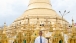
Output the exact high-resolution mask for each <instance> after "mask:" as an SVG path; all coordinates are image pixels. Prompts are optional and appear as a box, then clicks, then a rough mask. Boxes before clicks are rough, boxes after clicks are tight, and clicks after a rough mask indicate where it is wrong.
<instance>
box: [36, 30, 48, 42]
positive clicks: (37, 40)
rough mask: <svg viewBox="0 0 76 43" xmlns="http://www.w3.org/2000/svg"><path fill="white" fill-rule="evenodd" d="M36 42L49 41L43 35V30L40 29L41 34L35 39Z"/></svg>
mask: <svg viewBox="0 0 76 43" xmlns="http://www.w3.org/2000/svg"><path fill="white" fill-rule="evenodd" d="M35 43H47V40H46V38H44V37H43V36H42V31H39V36H38V37H37V38H36V39H35Z"/></svg>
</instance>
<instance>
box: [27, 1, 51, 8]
mask: <svg viewBox="0 0 76 43" xmlns="http://www.w3.org/2000/svg"><path fill="white" fill-rule="evenodd" d="M33 8H48V9H51V4H50V0H30V3H29V5H28V9H33Z"/></svg>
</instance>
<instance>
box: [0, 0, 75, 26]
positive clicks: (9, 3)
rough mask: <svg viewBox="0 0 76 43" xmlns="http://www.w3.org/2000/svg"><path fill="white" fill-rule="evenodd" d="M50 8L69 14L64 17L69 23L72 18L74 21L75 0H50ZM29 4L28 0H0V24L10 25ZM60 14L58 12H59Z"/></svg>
mask: <svg viewBox="0 0 76 43" xmlns="http://www.w3.org/2000/svg"><path fill="white" fill-rule="evenodd" d="M50 1H51V4H52V8H53V9H54V10H55V11H56V12H57V13H58V14H59V11H61V13H62V14H63V12H64V10H66V11H67V12H68V11H70V13H69V14H67V15H65V16H64V18H65V19H66V20H67V21H68V22H70V23H71V20H72V18H73V19H74V22H76V19H75V17H76V14H75V13H76V0H50ZM28 4H29V0H0V26H2V25H3V24H4V22H6V23H7V25H10V24H11V23H12V22H13V21H14V20H15V19H16V18H18V17H19V16H20V15H22V14H23V13H24V11H25V10H26V9H27V6H28ZM59 15H60V14H59Z"/></svg>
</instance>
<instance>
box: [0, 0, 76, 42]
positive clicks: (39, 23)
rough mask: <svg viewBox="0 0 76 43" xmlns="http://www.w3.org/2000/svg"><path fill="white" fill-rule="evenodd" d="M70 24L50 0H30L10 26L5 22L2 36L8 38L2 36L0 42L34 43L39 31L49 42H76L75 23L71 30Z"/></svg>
mask: <svg viewBox="0 0 76 43" xmlns="http://www.w3.org/2000/svg"><path fill="white" fill-rule="evenodd" d="M72 21H73V20H72ZM68 25H69V23H68V22H67V21H66V20H65V19H62V17H61V16H60V15H58V14H57V13H56V11H55V10H53V9H52V5H51V3H50V0H30V2H29V5H28V8H27V10H26V11H25V12H24V13H23V14H22V15H21V16H20V17H19V18H17V19H16V20H15V21H14V22H13V23H12V24H11V25H10V26H6V23H4V27H3V29H1V30H0V36H2V35H3V36H2V37H6V40H3V39H2V38H0V43H34V41H35V38H36V37H37V36H38V32H39V31H42V32H43V37H45V38H46V39H47V43H76V32H75V30H76V29H75V27H74V23H72V29H69V30H68V29H67V28H68ZM71 30H72V31H71ZM1 39H2V40H3V41H4V42H2V41H1ZM71 40H72V41H71Z"/></svg>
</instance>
